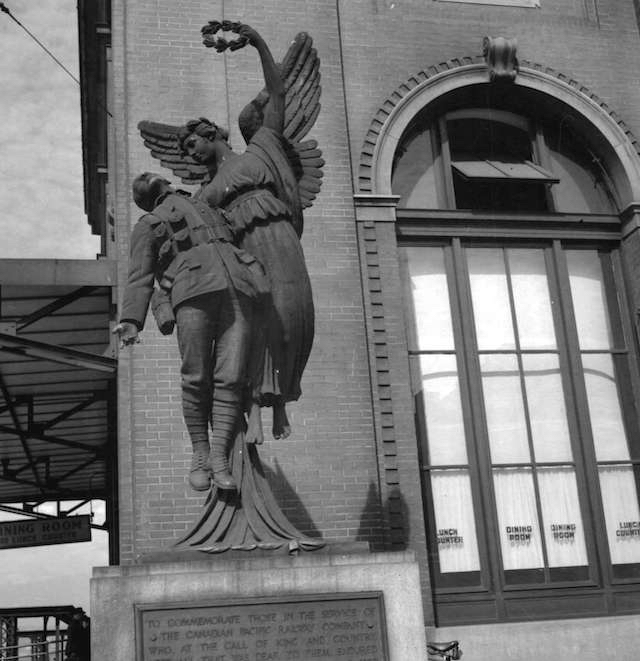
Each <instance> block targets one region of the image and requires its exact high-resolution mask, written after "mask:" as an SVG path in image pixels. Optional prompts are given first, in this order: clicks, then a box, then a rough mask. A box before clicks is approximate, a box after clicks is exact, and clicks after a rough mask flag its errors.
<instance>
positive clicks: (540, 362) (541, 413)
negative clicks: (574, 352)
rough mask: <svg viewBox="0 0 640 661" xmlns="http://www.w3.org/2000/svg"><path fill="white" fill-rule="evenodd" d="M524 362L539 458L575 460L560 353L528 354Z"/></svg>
mask: <svg viewBox="0 0 640 661" xmlns="http://www.w3.org/2000/svg"><path fill="white" fill-rule="evenodd" d="M522 365H523V368H524V381H525V388H526V392H527V404H528V406H529V421H530V424H531V435H532V437H533V447H534V452H535V459H536V461H538V462H542V461H572V459H573V454H572V452H571V444H570V439H569V426H568V423H567V411H566V408H565V403H564V391H563V388H562V379H561V377H560V365H559V361H558V356H557V355H555V354H529V355H524V356H522Z"/></svg>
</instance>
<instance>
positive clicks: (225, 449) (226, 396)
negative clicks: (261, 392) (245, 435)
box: [209, 391, 240, 489]
mask: <svg viewBox="0 0 640 661" xmlns="http://www.w3.org/2000/svg"><path fill="white" fill-rule="evenodd" d="M239 414H240V396H239V395H236V393H233V392H230V391H224V393H220V394H217V393H215V392H214V395H213V406H212V408H211V454H210V457H209V465H210V466H211V472H212V474H213V476H212V479H213V484H214V485H215V486H216V487H218V488H219V489H235V488H236V487H237V485H236V481H235V480H234V479H233V476H232V475H231V473H230V472H229V459H228V457H229V449H230V447H231V441H232V440H233V438H234V437H235V434H236V432H237V430H238V429H237V428H238V418H239Z"/></svg>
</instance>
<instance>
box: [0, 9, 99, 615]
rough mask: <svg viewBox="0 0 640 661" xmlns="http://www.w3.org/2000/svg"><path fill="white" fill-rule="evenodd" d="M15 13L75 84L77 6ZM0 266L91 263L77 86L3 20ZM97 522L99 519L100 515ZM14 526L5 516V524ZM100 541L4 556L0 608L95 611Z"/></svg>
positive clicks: (0, 554) (94, 242) (0, 558)
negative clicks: (2, 262) (25, 261)
mask: <svg viewBox="0 0 640 661" xmlns="http://www.w3.org/2000/svg"><path fill="white" fill-rule="evenodd" d="M5 5H6V6H7V7H8V8H9V9H10V10H11V12H12V14H13V15H14V16H15V17H16V18H17V19H18V20H19V21H20V22H21V23H22V24H23V25H24V26H25V27H26V28H28V29H29V30H30V31H31V32H32V33H34V34H35V35H36V37H38V39H39V40H40V41H42V42H43V43H44V44H45V45H46V46H47V48H49V49H50V50H51V51H52V52H53V53H54V54H55V55H56V57H57V58H58V59H59V60H61V61H62V62H63V63H64V65H65V66H66V67H67V68H68V69H69V70H70V71H71V72H72V73H73V74H74V76H76V78H77V77H78V34H77V14H76V0H6V2H5ZM0 81H1V83H2V87H1V89H2V94H1V95H0V175H1V176H0V181H1V182H2V183H1V184H0V209H2V212H0V237H1V238H0V259H1V258H9V257H11V258H47V259H53V258H57V259H95V256H96V253H97V252H98V251H99V238H98V237H94V236H92V235H91V231H90V228H89V225H88V223H87V219H86V216H85V214H84V198H83V177H82V148H81V124H80V91H79V88H78V85H77V84H76V83H75V82H74V81H73V80H72V79H71V78H70V77H69V76H68V74H66V73H65V72H64V71H63V70H62V69H61V68H59V66H58V65H57V64H56V63H55V62H54V61H53V60H52V59H51V58H50V57H49V56H48V55H47V54H46V53H45V52H44V51H43V50H42V49H41V48H40V46H38V45H37V44H36V43H35V42H34V41H33V40H32V39H31V38H30V37H29V35H28V34H27V33H26V32H25V31H24V30H23V29H22V28H20V27H19V26H18V25H17V24H16V23H15V22H14V21H12V20H11V19H10V18H9V17H8V16H7V15H6V14H4V13H0ZM97 514H98V515H99V512H98V513H97ZM12 518H15V517H13V516H11V515H8V514H6V513H2V512H0V520H9V519H12ZM93 538H94V541H92V542H85V543H82V544H65V545H58V546H50V547H37V548H31V549H15V550H0V563H1V567H2V569H1V570H0V584H1V585H2V587H1V589H0V608H10V607H14V606H44V605H49V606H51V605H58V604H74V605H77V606H81V607H83V608H84V609H85V610H87V611H88V610H89V576H90V573H91V567H92V566H93V565H106V564H108V561H107V550H106V549H107V546H106V535H105V533H103V532H101V531H94V533H93Z"/></svg>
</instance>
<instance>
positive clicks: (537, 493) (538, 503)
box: [502, 248, 550, 583]
mask: <svg viewBox="0 0 640 661" xmlns="http://www.w3.org/2000/svg"><path fill="white" fill-rule="evenodd" d="M502 253H503V256H504V265H505V275H506V277H507V291H508V293H509V307H510V308H511V323H512V325H513V333H514V340H515V352H516V361H517V365H518V373H519V380H520V392H521V395H522V402H523V409H524V420H525V425H526V429H527V441H528V445H529V461H530V466H531V471H532V478H533V489H534V494H535V499H536V511H537V513H538V528H539V531H540V544H541V548H542V558H543V562H544V578H545V583H548V582H549V581H550V571H549V557H548V553H547V540H546V537H545V534H544V526H545V521H544V518H543V516H542V503H541V501H540V484H539V481H538V471H537V468H536V465H535V456H536V455H535V451H534V447H533V433H532V431H531V416H530V411H529V402H528V397H527V389H526V385H525V380H524V365H523V363H522V347H521V346H520V333H519V329H518V320H517V317H516V306H515V301H514V295H513V286H512V280H511V269H510V265H509V255H508V251H507V249H506V248H503V250H502Z"/></svg>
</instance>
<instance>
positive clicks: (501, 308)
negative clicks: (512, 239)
mask: <svg viewBox="0 0 640 661" xmlns="http://www.w3.org/2000/svg"><path fill="white" fill-rule="evenodd" d="M466 255H467V262H468V265H469V279H470V283H471V298H472V300H473V316H474V320H475V326H476V337H477V340H478V348H479V349H480V350H482V349H513V348H514V347H515V342H514V335H513V324H512V322H511V308H510V306H509V291H508V289H507V277H506V274H505V266H504V258H503V252H502V250H493V249H486V248H479V249H476V248H468V249H467V250H466Z"/></svg>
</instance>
